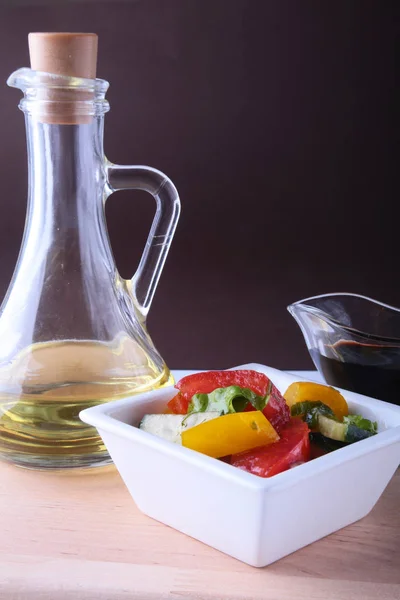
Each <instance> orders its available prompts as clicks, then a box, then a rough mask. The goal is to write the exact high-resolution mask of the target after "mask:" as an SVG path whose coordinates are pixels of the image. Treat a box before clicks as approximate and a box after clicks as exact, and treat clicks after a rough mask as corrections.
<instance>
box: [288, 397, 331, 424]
mask: <svg viewBox="0 0 400 600" xmlns="http://www.w3.org/2000/svg"><path fill="white" fill-rule="evenodd" d="M290 414H291V416H292V417H301V418H302V419H303V421H304V422H305V423H307V425H308V426H309V427H310V429H316V428H317V426H318V417H319V415H325V416H326V417H330V418H331V419H333V418H335V415H334V412H333V410H332V409H331V408H330V407H329V406H327V405H326V404H323V403H322V402H320V400H317V401H314V402H311V401H309V400H305V401H304V402H296V404H293V406H292V407H291V409H290Z"/></svg>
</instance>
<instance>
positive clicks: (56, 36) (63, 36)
mask: <svg viewBox="0 0 400 600" xmlns="http://www.w3.org/2000/svg"><path fill="white" fill-rule="evenodd" d="M97 42H98V37H97V35H96V34H95V33H58V32H57V33H55V32H51V33H39V32H38V33H30V34H29V36H28V43H29V55H30V61H31V68H32V69H33V70H34V71H43V72H46V73H53V74H55V75H66V76H68V77H82V78H86V79H95V78H96V64H97ZM42 98H43V100H45V101H46V104H43V110H42V112H41V114H40V120H41V121H42V122H45V123H53V124H54V123H56V124H68V125H74V124H80V123H88V122H90V121H91V120H92V117H91V116H88V115H85V114H81V113H82V102H84V101H90V100H92V99H93V92H86V91H81V90H77V89H74V88H73V87H71V89H70V90H65V89H64V90H62V91H61V90H57V89H56V88H53V89H48V90H42ZM49 101H50V103H49ZM56 103H58V104H56Z"/></svg>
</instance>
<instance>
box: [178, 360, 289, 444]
mask: <svg viewBox="0 0 400 600" xmlns="http://www.w3.org/2000/svg"><path fill="white" fill-rule="evenodd" d="M230 385H237V386H239V387H243V388H248V389H250V390H252V391H253V392H254V393H255V394H257V395H258V396H266V395H267V394H268V393H269V394H270V397H269V400H268V403H267V405H266V406H265V408H264V410H263V413H264V415H265V417H266V418H267V419H268V421H269V422H270V423H271V425H272V427H274V429H276V431H277V432H278V433H279V432H280V430H281V429H282V427H284V426H285V425H286V423H288V422H289V419H290V409H289V407H288V405H287V404H286V401H285V399H284V398H283V396H282V395H281V393H280V392H279V390H278V389H277V388H276V387H275V386H274V385H273V384H272V382H271V381H270V379H269V378H268V377H267V376H266V375H264V373H259V372H258V371H252V370H247V369H241V370H236V371H206V372H204V373H194V374H193V375H187V376H186V377H183V378H182V379H181V380H180V381H178V383H177V384H176V385H175V387H176V388H177V389H178V390H179V392H180V393H179V394H177V396H175V397H174V398H172V400H170V401H169V403H168V408H169V409H170V410H172V412H175V413H178V414H186V413H187V410H188V407H189V402H190V400H191V399H192V397H193V396H194V395H195V394H209V393H211V392H213V391H214V390H216V389H217V388H224V387H228V386H230ZM246 410H255V409H254V408H253V407H252V406H251V404H249V405H248V406H247V407H246Z"/></svg>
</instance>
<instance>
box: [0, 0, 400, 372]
mask: <svg viewBox="0 0 400 600" xmlns="http://www.w3.org/2000/svg"><path fill="white" fill-rule="evenodd" d="M29 4H30V5H32V4H35V6H34V7H33V6H27V5H29ZM394 5H395V3H393V5H392V4H391V3H388V2H379V1H375V2H368V1H360V2H355V1H351V0H344V1H335V2H334V1H325V2H321V1H320V0H315V1H309V0H303V1H295V0H293V1H285V0H276V1H268V0H265V1H262V0H259V1H257V0H252V1H251V0H247V1H246V0H137V1H132V2H118V1H114V2H109V3H103V2H93V1H92V2H69V3H67V2H53V3H52V5H51V6H50V3H46V2H34V0H30V1H29V0H27V1H26V2H23V1H21V2H19V3H13V6H12V7H11V6H6V5H4V3H3V5H2V7H1V8H0V82H1V83H0V85H1V87H0V101H1V104H0V106H1V110H0V140H1V143H0V177H1V195H0V297H2V296H3V295H4V293H5V291H6V288H7V285H8V282H9V280H10V278H11V275H12V271H13V267H14V264H15V261H16V258H17V253H18V249H19V246H20V242H21V236H22V231H23V225H24V217H25V208H26V187H27V182H26V156H25V133H24V125H23V117H22V114H21V113H19V111H18V110H17V102H18V100H19V96H20V94H19V92H17V91H15V90H11V89H9V88H7V87H6V84H5V81H6V78H7V77H8V75H9V74H10V73H11V72H12V71H13V70H15V69H16V68H18V67H21V66H27V65H28V53H27V34H28V32H29V31H38V30H39V31H40V30H42V31H46V30H59V31H94V32H97V33H98V34H99V36H100V45H99V50H100V57H99V67H98V74H99V76H100V77H104V78H106V79H108V80H109V81H110V82H111V88H110V92H109V94H108V99H109V100H110V103H111V112H110V113H109V114H108V115H107V117H106V136H105V147H106V152H107V155H108V157H109V158H110V159H111V160H113V161H115V162H121V163H147V164H150V165H152V166H154V167H157V168H159V169H162V170H163V171H165V172H166V173H167V174H168V175H169V176H170V177H171V178H172V179H173V180H174V182H175V183H176V185H177V187H178V190H179V192H180V195H181V200H182V216H181V220H180V223H179V225H178V230H177V233H176V238H175V240H174V243H173V245H172V249H171V252H170V254H169V257H168V261H167V264H166V267H165V271H164V273H163V276H162V279H161V282H160V285H159V289H158V291H157V294H156V298H155V301H154V304H153V307H152V311H151V315H150V318H149V329H150V333H151V335H152V336H153V338H154V340H155V342H156V345H157V346H158V347H159V349H160V351H161V353H162V354H163V356H164V357H165V359H166V360H167V362H168V364H169V365H170V366H172V367H188V368H190V367H193V368H224V367H229V366H232V365H234V364H238V363H241V362H247V361H260V362H264V363H267V364H271V365H273V366H276V367H280V368H307V367H310V366H311V362H310V360H309V358H308V355H307V352H306V350H305V346H304V344H303V340H302V337H301V333H300V331H299V330H298V328H297V325H296V324H295V322H294V321H293V320H292V318H291V317H290V316H289V314H288V313H287V312H286V305H287V304H289V303H290V302H292V301H295V300H298V299H300V298H302V297H304V296H309V295H313V294H318V293H325V292H330V291H353V292H358V293H363V294H367V295H370V296H373V297H376V298H378V299H381V300H383V301H386V302H388V303H392V304H395V305H399V306H400V286H399V277H398V272H399V270H398V264H399V237H398V231H399V226H398V220H397V216H396V215H397V213H395V192H396V190H395V187H396V186H395V177H396V170H395V159H394V142H395V132H396V127H395V107H394V103H392V95H393V90H394V78H395V71H394V37H395V25H394V8H392V6H393V7H394ZM153 208H154V207H153V204H152V202H151V199H148V198H147V197H146V196H145V195H141V194H137V195H134V194H130V193H125V192H124V193H119V194H118V195H116V196H114V197H112V198H111V199H110V201H109V204H108V207H107V217H108V223H109V229H110V235H111V239H112V245H113V249H114V253H115V256H116V260H117V263H118V266H119V268H120V271H121V273H122V274H123V275H124V276H128V275H130V274H131V273H132V272H133V270H134V266H135V264H137V260H138V257H139V255H140V252H141V248H142V247H143V244H144V241H145V238H146V236H147V232H148V228H149V226H150V221H151V218H152V214H153V212H152V211H153Z"/></svg>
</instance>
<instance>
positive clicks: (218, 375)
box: [175, 370, 270, 400]
mask: <svg viewBox="0 0 400 600" xmlns="http://www.w3.org/2000/svg"><path fill="white" fill-rule="evenodd" d="M269 383H270V381H269V379H268V377H267V376H266V375H264V374H263V373H258V372H257V371H250V370H241V371H206V372H204V373H194V374H193V375H187V376H186V377H183V378H182V379H181V380H180V381H178V383H177V384H176V386H175V387H176V388H178V390H179V391H180V392H181V394H182V396H184V397H185V398H187V399H188V400H191V398H192V396H194V395H195V394H209V393H210V392H213V391H214V390H216V389H217V388H224V387H228V386H230V385H238V386H239V387H243V388H248V389H249V390H252V391H253V392H254V393H255V394H257V395H258V396H265V394H266V393H267V391H268V385H269Z"/></svg>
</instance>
